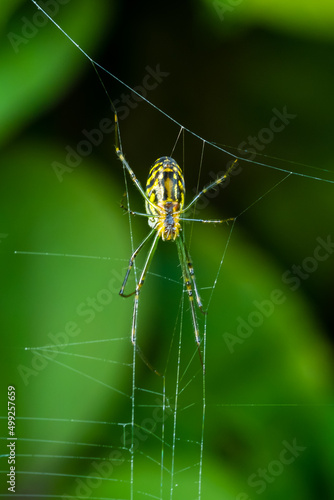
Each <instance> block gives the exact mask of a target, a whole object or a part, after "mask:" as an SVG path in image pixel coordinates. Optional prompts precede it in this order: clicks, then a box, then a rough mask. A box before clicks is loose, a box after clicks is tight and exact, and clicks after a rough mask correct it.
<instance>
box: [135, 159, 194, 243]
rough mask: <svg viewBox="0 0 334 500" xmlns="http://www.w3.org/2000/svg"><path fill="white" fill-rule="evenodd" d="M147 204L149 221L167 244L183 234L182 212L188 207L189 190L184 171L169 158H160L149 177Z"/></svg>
mask: <svg viewBox="0 0 334 500" xmlns="http://www.w3.org/2000/svg"><path fill="white" fill-rule="evenodd" d="M146 196H147V198H148V199H149V200H150V203H149V202H148V201H146V202H145V208H146V213H147V214H149V215H152V216H153V217H150V218H149V219H148V223H149V225H150V226H151V227H153V228H155V229H156V230H157V231H158V233H159V236H161V238H162V239H163V240H175V239H176V238H177V236H178V235H179V232H180V229H181V227H180V222H179V219H180V212H181V211H182V208H183V205H184V196H185V186H184V178H183V174H182V170H181V168H180V167H179V165H178V164H177V163H176V161H175V160H173V159H172V158H169V157H168V156H163V157H161V158H158V159H157V160H156V161H155V162H154V164H153V166H152V168H151V170H150V173H149V175H148V179H147V183H146Z"/></svg>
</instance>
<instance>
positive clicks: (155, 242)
mask: <svg viewBox="0 0 334 500" xmlns="http://www.w3.org/2000/svg"><path fill="white" fill-rule="evenodd" d="M154 231H155V229H153V230H152V231H151V232H150V234H149V236H151V234H153V232H154ZM146 240H147V238H146ZM146 240H145V241H146ZM158 241H159V233H157V232H156V235H155V237H154V240H153V243H152V245H151V248H150V251H149V253H148V256H147V259H146V262H145V265H144V269H143V270H142V273H141V275H140V279H139V281H138V284H137V286H136V290H135V291H134V292H133V293H134V294H135V300H134V307H133V318H132V334H131V342H132V343H133V344H134V343H135V340H136V331H137V316H138V302H139V293H140V290H141V288H142V286H143V284H144V281H145V277H146V274H147V271H148V268H149V266H150V264H151V262H152V259H153V256H154V253H155V251H156V248H157V245H158ZM133 293H132V294H131V295H133Z"/></svg>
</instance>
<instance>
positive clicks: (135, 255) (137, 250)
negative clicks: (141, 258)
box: [119, 229, 155, 297]
mask: <svg viewBox="0 0 334 500" xmlns="http://www.w3.org/2000/svg"><path fill="white" fill-rule="evenodd" d="M154 231H155V229H152V231H150V232H149V233H148V235H147V236H146V238H145V239H143V241H142V242H141V244H140V245H139V247H138V248H136V250H135V251H134V252H133V254H132V255H131V257H130V261H129V266H128V269H127V271H126V274H125V278H124V281H123V284H122V287H121V289H120V291H119V294H120V295H121V296H122V297H131V295H133V294H134V293H136V291H137V288H136V290H135V291H134V292H131V293H128V294H125V293H124V288H125V286H126V283H127V281H128V278H129V275H130V272H131V269H132V267H133V263H134V260H135V258H136V257H137V255H138V253H139V252H140V250H141V249H142V248H143V246H144V245H145V243H146V242H147V241H148V240H149V239H150V238H151V236H152V235H153V233H154ZM146 262H147V261H146ZM145 266H146V264H145Z"/></svg>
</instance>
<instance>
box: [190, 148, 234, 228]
mask: <svg viewBox="0 0 334 500" xmlns="http://www.w3.org/2000/svg"><path fill="white" fill-rule="evenodd" d="M237 163H238V158H236V159H235V160H234V162H233V163H232V165H231V166H230V167H229V168H228V169H227V171H226V172H225V174H224V175H222V176H221V177H218V179H216V180H215V181H213V182H210V184H208V185H207V186H205V187H204V188H203V189H202V191H200V192H199V193H198V194H197V195H196V196H195V197H194V198H193V199H192V200H191V202H190V203H189V205H187V206H186V207H185V208H184V209H183V210H182V212H183V213H184V212H187V211H188V210H189V208H191V207H192V206H193V205H195V204H196V203H197V201H198V200H199V198H201V197H202V196H204V195H205V193H207V192H208V191H210V189H213V188H215V187H216V186H218V185H219V184H221V183H222V182H224V181H225V180H226V179H227V178H228V177H229V176H230V174H231V172H232V170H233V169H234V168H235V167H236V166H237ZM201 222H202V221H201ZM203 222H208V221H203ZM218 222H220V221H218Z"/></svg>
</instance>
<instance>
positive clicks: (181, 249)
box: [175, 235, 203, 346]
mask: <svg viewBox="0 0 334 500" xmlns="http://www.w3.org/2000/svg"><path fill="white" fill-rule="evenodd" d="M175 241H176V245H177V250H178V254H179V260H180V264H181V268H182V275H183V281H184V284H185V287H186V290H187V294H188V298H189V304H190V310H191V316H192V320H193V325H194V332H195V340H196V344H197V345H198V346H199V345H200V336H199V328H198V322H197V317H196V311H195V307H194V296H193V289H192V286H191V283H194V278H195V276H194V274H191V272H190V269H189V267H191V269H192V272H193V267H192V264H191V263H190V266H189V264H188V262H190V261H188V259H187V252H186V249H185V244H184V240H183V238H182V237H181V235H180V237H179V238H177V239H176V240H175ZM194 289H195V290H196V291H195V295H196V300H197V303H199V307H200V309H203V307H202V303H201V301H200V298H199V295H198V292H197V287H196V288H195V286H194ZM198 301H199V302H198Z"/></svg>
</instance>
